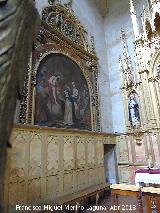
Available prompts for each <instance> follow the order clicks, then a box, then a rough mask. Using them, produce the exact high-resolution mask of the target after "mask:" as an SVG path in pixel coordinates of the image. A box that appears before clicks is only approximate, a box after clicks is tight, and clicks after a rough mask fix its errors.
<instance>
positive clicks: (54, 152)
mask: <svg viewBox="0 0 160 213" xmlns="http://www.w3.org/2000/svg"><path fill="white" fill-rule="evenodd" d="M47 142H48V147H47V169H48V170H51V169H56V170H57V169H58V163H59V145H58V137H57V136H49V137H48V138H47Z"/></svg>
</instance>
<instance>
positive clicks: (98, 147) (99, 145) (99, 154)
mask: <svg viewBox="0 0 160 213" xmlns="http://www.w3.org/2000/svg"><path fill="white" fill-rule="evenodd" d="M96 153H97V161H98V164H102V163H103V162H104V146H103V143H97V144H96Z"/></svg>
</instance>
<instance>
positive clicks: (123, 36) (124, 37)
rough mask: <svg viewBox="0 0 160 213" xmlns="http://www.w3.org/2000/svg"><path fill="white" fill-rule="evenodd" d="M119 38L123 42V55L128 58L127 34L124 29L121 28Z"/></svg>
mask: <svg viewBox="0 0 160 213" xmlns="http://www.w3.org/2000/svg"><path fill="white" fill-rule="evenodd" d="M121 39H122V42H123V55H124V57H125V58H128V59H130V56H129V52H128V44H127V36H126V34H125V31H124V30H123V29H122V28H121Z"/></svg>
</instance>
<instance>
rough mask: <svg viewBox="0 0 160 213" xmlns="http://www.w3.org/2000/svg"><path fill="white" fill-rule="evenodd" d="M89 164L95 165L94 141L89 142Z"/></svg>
mask: <svg viewBox="0 0 160 213" xmlns="http://www.w3.org/2000/svg"><path fill="white" fill-rule="evenodd" d="M88 163H89V164H94V163H95V145H94V143H93V142H92V139H90V140H88Z"/></svg>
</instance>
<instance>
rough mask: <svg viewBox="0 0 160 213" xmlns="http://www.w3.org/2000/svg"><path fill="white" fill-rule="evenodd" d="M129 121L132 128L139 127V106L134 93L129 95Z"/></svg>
mask: <svg viewBox="0 0 160 213" xmlns="http://www.w3.org/2000/svg"><path fill="white" fill-rule="evenodd" d="M128 109H129V121H130V123H131V125H132V127H133V128H134V129H137V128H139V127H140V115H139V106H138V103H137V100H136V97H135V94H134V93H131V94H130V97H129V104H128Z"/></svg>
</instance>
